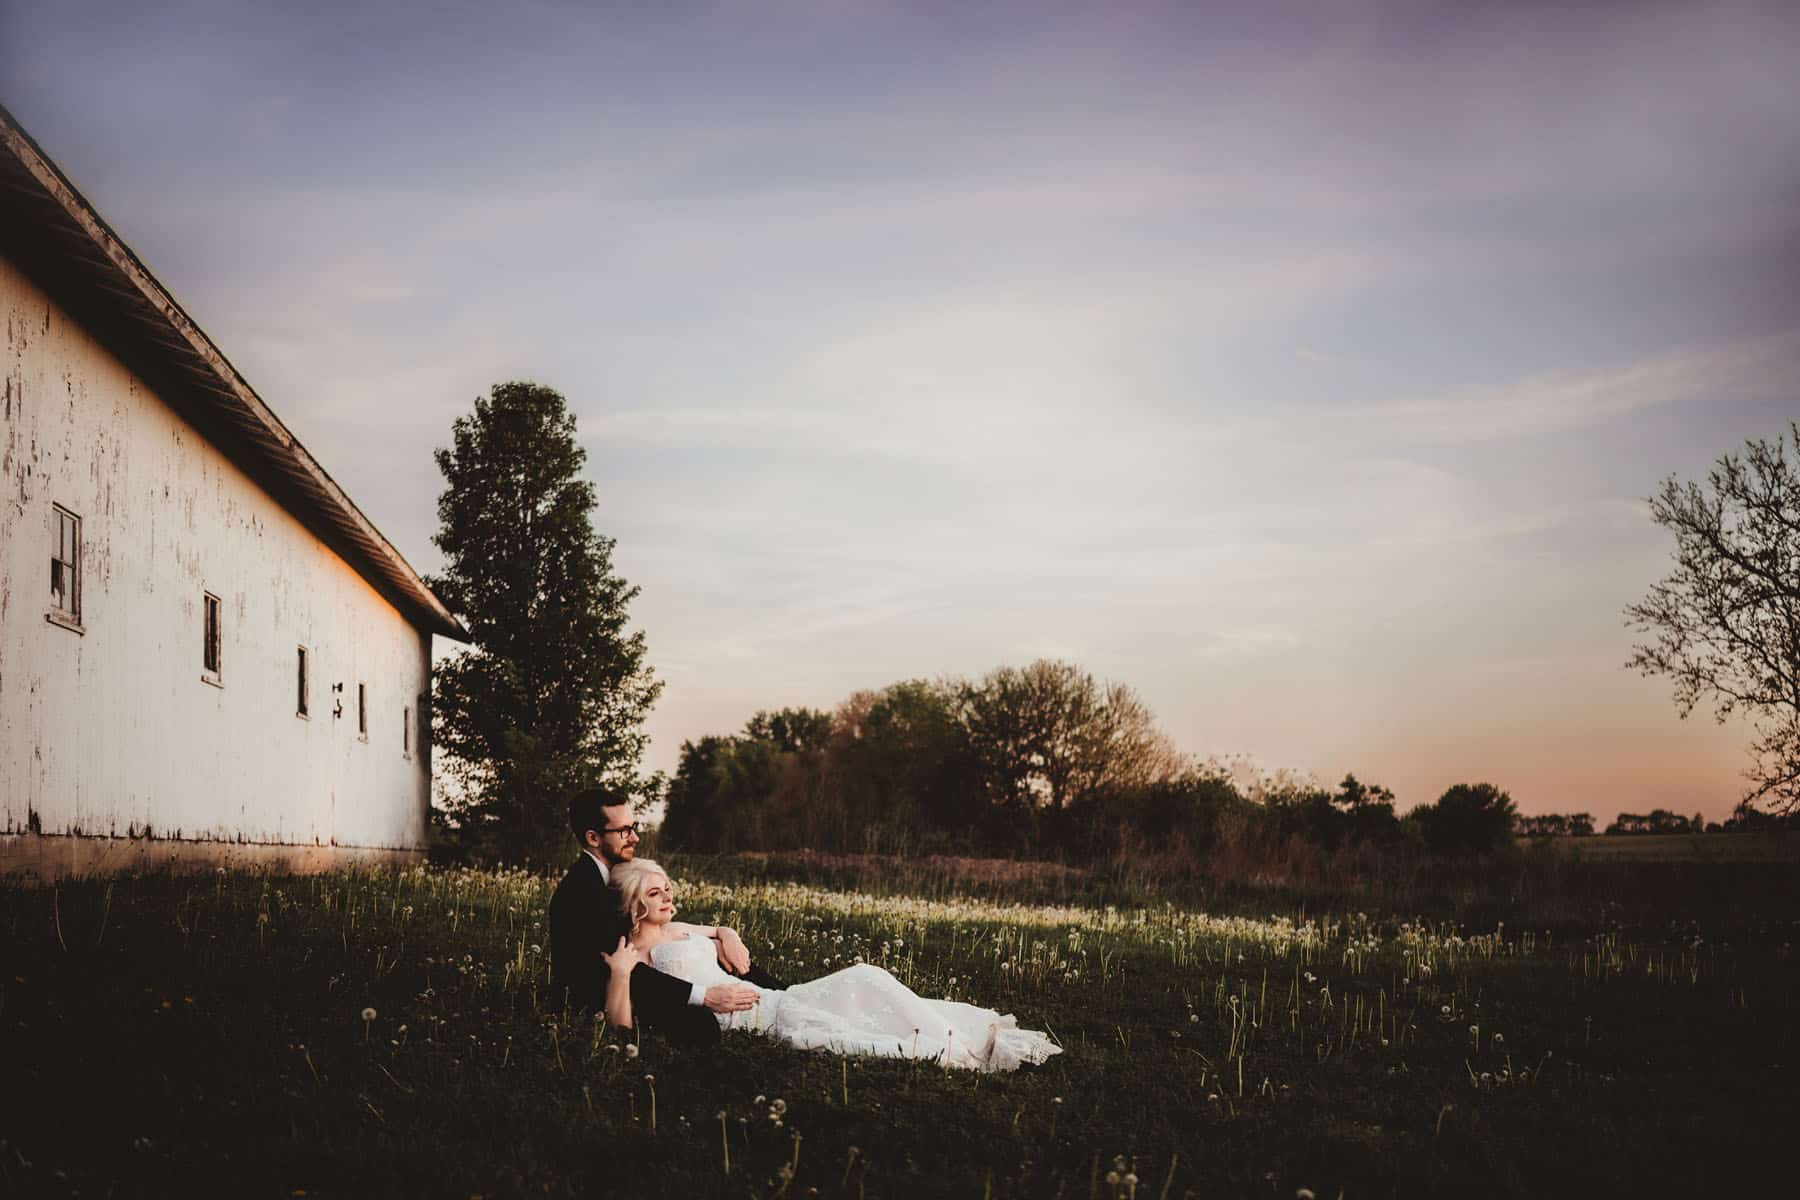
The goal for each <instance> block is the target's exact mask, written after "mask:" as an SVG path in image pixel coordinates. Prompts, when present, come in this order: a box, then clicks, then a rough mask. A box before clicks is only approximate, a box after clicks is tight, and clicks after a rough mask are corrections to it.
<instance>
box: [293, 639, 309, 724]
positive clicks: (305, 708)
mask: <svg viewBox="0 0 1800 1200" xmlns="http://www.w3.org/2000/svg"><path fill="white" fill-rule="evenodd" d="M294 688H295V692H296V695H295V698H294V715H296V716H301V717H306V716H310V715H311V714H312V677H311V675H310V673H309V672H308V671H307V662H306V647H305V646H301V647H299V649H298V650H297V652H296V653H295V655H294Z"/></svg>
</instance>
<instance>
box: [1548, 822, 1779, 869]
mask: <svg viewBox="0 0 1800 1200" xmlns="http://www.w3.org/2000/svg"><path fill="white" fill-rule="evenodd" d="M1539 840H1542V841H1546V842H1548V843H1549V844H1550V846H1551V847H1553V848H1554V849H1555V850H1556V851H1557V852H1558V853H1560V854H1566V855H1568V856H1569V857H1571V858H1574V859H1578V860H1581V861H1584V862H1746V863H1750V862H1756V863H1782V862H1786V863H1796V864H1800V832H1794V831H1791V830H1784V831H1782V832H1779V833H1703V834H1695V833H1647V834H1634V835H1629V836H1614V837H1607V836H1605V835H1599V836H1596V837H1583V838H1574V837H1567V838H1544V839H1539Z"/></svg>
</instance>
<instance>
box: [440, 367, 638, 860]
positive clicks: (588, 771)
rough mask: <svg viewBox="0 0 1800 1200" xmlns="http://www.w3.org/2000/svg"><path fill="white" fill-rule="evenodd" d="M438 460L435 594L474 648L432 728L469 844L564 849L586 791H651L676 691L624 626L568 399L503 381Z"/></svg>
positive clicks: (608, 546) (444, 667)
mask: <svg viewBox="0 0 1800 1200" xmlns="http://www.w3.org/2000/svg"><path fill="white" fill-rule="evenodd" d="M451 438H452V444H451V446H450V447H449V448H447V449H439V450H438V451H437V455H436V458H437V465H438V469H439V470H440V471H442V472H443V475H444V480H445V488H444V491H443V494H442V495H441V496H439V497H438V521H439V529H438V532H437V535H436V536H435V537H434V538H433V539H432V540H433V541H434V542H435V543H436V544H437V547H438V548H439V549H440V550H442V551H443V552H444V559H445V563H444V570H443V573H442V574H440V575H438V576H436V577H435V578H433V579H432V580H431V584H432V587H433V588H434V589H435V590H436V591H437V593H438V595H439V596H441V597H442V598H443V600H444V603H445V604H446V605H448V606H449V607H450V609H451V610H452V611H454V612H456V613H457V614H458V615H460V616H461V617H462V619H463V622H464V624H465V625H466V626H467V627H468V629H469V633H470V635H471V636H472V639H473V645H472V648H470V649H469V650H466V651H464V652H463V653H462V654H460V655H458V656H457V657H455V658H452V659H450V660H448V661H447V662H444V663H442V664H441V665H440V666H439V667H438V669H437V690H436V698H435V704H434V723H435V730H436V735H437V739H438V745H439V746H440V747H441V748H442V749H443V750H444V752H445V753H446V755H447V756H448V757H449V760H450V761H449V764H448V768H449V773H450V774H451V776H452V777H453V778H454V779H455V781H456V784H457V787H456V791H457V792H458V793H459V794H458V795H457V796H455V797H453V798H451V799H450V800H449V801H448V802H447V805H446V806H447V808H448V809H449V812H450V815H451V817H452V819H453V820H454V822H455V825H456V827H457V829H458V830H459V831H460V833H461V835H462V836H463V837H464V838H465V840H467V841H468V842H470V843H472V844H474V845H476V846H478V847H480V848H481V849H483V850H486V851H487V852H490V853H494V854H497V855H499V856H501V857H503V858H507V859H510V860H515V861H516V860H518V859H519V858H522V857H524V856H527V855H532V854H537V853H547V852H549V851H550V850H551V849H552V848H553V847H558V848H559V847H560V845H561V843H562V842H563V841H564V840H566V830H564V829H563V828H562V822H563V815H562V814H563V811H564V809H563V803H564V800H565V798H566V797H567V795H568V794H569V792H571V791H572V790H574V789H576V788H579V787H583V786H587V785H590V784H594V783H610V784H615V785H622V786H624V787H627V788H630V789H633V790H639V789H641V788H642V787H643V785H644V781H643V780H642V779H640V778H639V776H638V764H639V761H640V759H641V758H642V755H643V750H644V746H645V743H646V740H647V739H646V737H645V735H644V732H643V721H644V718H645V716H647V715H648V713H649V711H650V708H651V706H652V705H653V704H654V703H655V701H656V697H657V695H658V694H659V693H660V692H661V690H662V684H661V683H660V682H659V681H658V680H657V679H656V678H655V676H654V675H653V674H652V672H651V670H650V668H649V667H648V666H647V665H646V664H645V662H644V654H645V647H644V635H643V633H642V632H632V633H628V632H627V631H626V609H627V606H629V604H630V603H631V601H632V600H633V599H635V598H636V596H637V594H638V589H637V588H635V587H632V586H630V585H628V584H627V583H626V582H625V580H623V579H622V578H620V577H619V575H618V574H617V573H615V572H614V570H613V567H612V551H613V544H614V543H613V539H611V538H608V537H603V536H601V535H600V534H598V533H596V532H595V531H594V527H593V523H592V520H591V514H592V512H593V509H594V504H595V501H594V485H593V484H592V483H590V482H588V481H587V480H585V479H582V478H581V470H582V467H583V465H584V464H585V462H586V459H587V453H586V451H584V450H583V449H582V448H581V446H580V444H579V443H578V442H577V441H576V438H575V417H574V415H573V414H571V413H570V412H569V411H568V406H567V404H566V403H565V402H564V400H563V397H562V396H561V395H560V394H559V393H557V392H556V391H553V390H552V389H550V388H547V387H544V386H542V385H540V384H535V383H526V382H513V383H502V384H499V385H497V386H495V387H494V389H493V390H492V392H491V393H490V394H489V395H487V396H484V397H479V398H477V399H476V401H475V411H474V412H473V413H471V414H469V415H468V416H464V417H458V418H457V419H456V421H455V422H454V424H452V425H451Z"/></svg>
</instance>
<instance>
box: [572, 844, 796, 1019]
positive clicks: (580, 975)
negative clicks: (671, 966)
mask: <svg viewBox="0 0 1800 1200" xmlns="http://www.w3.org/2000/svg"><path fill="white" fill-rule="evenodd" d="M630 932H631V923H630V922H629V921H627V920H626V919H625V914H624V913H623V912H621V911H620V909H619V900H618V894H617V893H616V892H614V891H613V890H612V888H610V887H608V886H607V883H606V880H604V879H602V878H601V876H600V866H599V864H598V863H596V862H595V861H594V860H593V859H592V858H591V857H589V856H588V855H587V854H581V855H579V856H577V857H576V859H575V863H574V865H573V866H571V867H570V868H569V870H568V873H567V874H565V875H564V876H563V877H562V882H561V883H559V884H557V885H556V891H555V893H554V894H553V895H552V896H551V897H550V967H551V978H552V979H553V981H554V982H555V983H556V984H558V985H560V986H562V987H564V988H566V989H567V990H568V995H569V999H570V1000H571V1001H573V1002H574V1003H575V1004H576V1005H578V1006H580V1007H582V1008H586V1009H590V1010H592V1011H593V1012H595V1013H597V1014H598V1013H601V1012H603V1011H604V1010H605V1008H606V980H607V977H608V976H609V975H610V974H611V972H610V971H609V970H608V969H607V966H606V962H605V960H604V959H602V958H601V957H600V955H601V954H602V953H603V952H604V953H606V954H611V953H612V952H613V948H614V947H616V946H617V945H618V944H619V939H620V938H622V937H624V936H626V935H627V934H629V933H630ZM743 978H744V979H745V980H747V981H748V982H750V983H754V984H756V985H757V986H759V987H766V988H779V987H784V986H786V985H785V984H783V983H781V982H780V981H779V980H777V979H775V978H774V977H773V976H771V975H770V974H769V973H768V972H766V971H764V970H762V969H761V968H759V967H755V966H752V967H751V968H750V970H749V971H747V972H746V973H745V974H744V976H743ZM693 987H694V985H692V984H690V983H689V982H688V981H687V980H685V979H677V978H675V976H673V975H668V974H665V973H664V972H662V971H658V970H657V969H656V968H655V967H652V966H651V965H650V964H649V963H639V964H638V965H637V967H636V969H634V970H633V971H632V972H631V1011H632V1015H633V1016H634V1017H635V1018H636V1019H637V1021H638V1022H639V1023H640V1024H642V1025H644V1026H645V1027H647V1028H650V1029H655V1030H657V1031H658V1032H660V1033H662V1034H663V1035H664V1036H666V1037H668V1038H669V1039H670V1040H671V1041H676V1042H683V1043H686V1044H689V1045H699V1046H706V1045H712V1044H713V1043H716V1042H717V1041H718V1040H719V1022H718V1020H717V1018H715V1017H714V1016H713V1014H712V1010H711V1009H709V1008H707V1007H706V1006H704V1005H700V1004H690V1003H689V1002H688V997H689V996H690V994H691V993H692V992H693Z"/></svg>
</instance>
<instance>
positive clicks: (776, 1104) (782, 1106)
mask: <svg viewBox="0 0 1800 1200" xmlns="http://www.w3.org/2000/svg"><path fill="white" fill-rule="evenodd" d="M769 1111H770V1112H772V1113H774V1114H775V1115H776V1116H778V1117H779V1116H782V1115H784V1114H785V1113H786V1112H787V1101H786V1100H781V1099H775V1100H771V1101H769Z"/></svg>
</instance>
